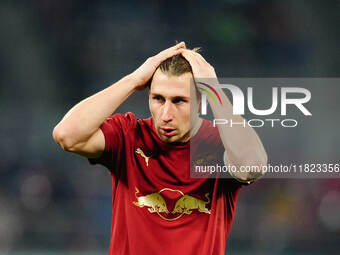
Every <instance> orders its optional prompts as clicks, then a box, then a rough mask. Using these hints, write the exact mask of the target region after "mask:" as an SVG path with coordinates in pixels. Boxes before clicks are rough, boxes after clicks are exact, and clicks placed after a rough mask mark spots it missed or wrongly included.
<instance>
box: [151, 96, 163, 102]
mask: <svg viewBox="0 0 340 255" xmlns="http://www.w3.org/2000/svg"><path fill="white" fill-rule="evenodd" d="M152 99H153V100H156V101H160V102H162V101H163V100H164V98H163V97H161V96H153V97H152Z"/></svg>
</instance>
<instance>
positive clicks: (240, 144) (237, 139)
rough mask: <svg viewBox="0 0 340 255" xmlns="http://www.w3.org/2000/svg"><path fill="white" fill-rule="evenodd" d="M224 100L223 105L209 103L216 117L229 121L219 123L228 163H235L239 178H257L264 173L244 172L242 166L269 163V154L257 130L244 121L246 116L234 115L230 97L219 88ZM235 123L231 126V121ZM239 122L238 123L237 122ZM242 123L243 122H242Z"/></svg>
mask: <svg viewBox="0 0 340 255" xmlns="http://www.w3.org/2000/svg"><path fill="white" fill-rule="evenodd" d="M217 92H218V94H219V95H220V97H221V100H222V106H221V105H217V104H215V103H213V102H211V99H210V98H209V99H208V100H210V101H209V105H210V107H211V109H212V112H213V115H214V119H224V120H227V121H228V125H226V124H219V125H217V127H218V130H219V133H220V137H221V140H222V143H223V145H224V148H225V151H226V153H227V164H228V163H229V164H232V165H235V166H236V167H237V169H238V172H236V173H234V174H235V175H236V176H235V177H237V178H239V179H243V180H245V179H247V180H250V179H256V178H257V177H259V176H260V175H262V173H257V172H248V173H244V172H243V173H242V172H241V171H240V170H239V168H240V166H253V165H254V166H261V165H265V164H267V154H266V152H265V149H264V147H263V145H262V142H261V140H260V138H259V137H258V135H257V134H256V132H255V130H254V129H253V128H252V127H250V126H248V124H247V122H246V121H245V125H243V123H244V118H243V117H242V116H240V115H233V112H232V111H233V106H232V104H231V103H230V101H229V99H228V97H227V96H226V95H225V93H224V92H223V91H222V89H219V90H217ZM231 122H232V123H233V125H232V126H231V125H230V123H231ZM235 123H237V124H235ZM241 123H242V124H241Z"/></svg>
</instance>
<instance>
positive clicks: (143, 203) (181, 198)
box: [133, 188, 210, 221]
mask: <svg viewBox="0 0 340 255" xmlns="http://www.w3.org/2000/svg"><path fill="white" fill-rule="evenodd" d="M138 193H139V190H138V189H137V188H136V192H135V196H136V199H137V201H134V202H133V204H134V205H136V206H138V207H148V211H149V212H150V213H157V214H158V215H159V217H161V218H162V219H164V220H168V221H173V220H177V219H179V218H180V217H182V216H183V215H184V214H192V213H193V212H194V211H195V210H196V211H197V212H200V213H207V214H210V210H209V209H208V208H207V205H208V204H209V203H210V198H209V193H206V194H205V198H206V201H204V200H202V199H199V198H197V197H194V196H190V195H187V194H183V192H182V191H180V190H173V189H170V188H164V189H162V190H160V191H158V192H154V193H151V194H148V195H145V196H138ZM162 194H163V195H162ZM168 208H173V209H172V210H169V209H168Z"/></svg>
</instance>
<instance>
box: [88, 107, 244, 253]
mask: <svg viewBox="0 0 340 255" xmlns="http://www.w3.org/2000/svg"><path fill="white" fill-rule="evenodd" d="M100 128H101V130H102V131H103V133H104V136H105V150H104V152H103V154H102V156H101V157H100V158H97V159H89V160H90V163H91V164H96V163H100V164H102V165H104V166H106V167H107V168H108V169H109V170H110V172H111V175H112V184H113V189H112V227H111V241H110V250H109V255H150V254H162V255H175V254H176V255H182V254H183V255H197V254H202V255H223V254H225V247H226V240H227V236H228V234H229V231H230V228H231V224H232V221H233V216H234V212H235V206H236V200H237V197H238V193H239V191H240V187H241V184H240V183H238V182H237V181H236V180H233V179H218V178H216V179H211V178H210V179H209V178H190V162H189V161H190V149H191V150H197V149H199V148H205V149H206V150H205V151H209V149H208V148H209V144H210V145H213V147H212V148H214V149H213V150H210V153H213V154H215V155H216V156H217V157H219V158H220V159H221V162H223V161H222V156H223V152H224V148H223V145H222V143H221V141H220V137H219V133H218V130H217V128H214V127H213V126H212V123H211V122H210V121H207V120H203V123H202V125H201V127H200V129H199V131H198V132H197V134H196V135H195V136H194V138H195V137H198V139H194V138H192V139H191V141H188V142H186V143H174V144H173V143H171V144H170V143H166V142H163V141H162V140H161V139H160V138H159V136H158V134H157V132H156V129H155V127H154V124H153V120H152V118H151V117H150V118H148V119H138V120H137V119H136V117H135V116H134V115H133V114H132V113H127V114H125V115H123V114H115V115H113V116H111V117H110V118H108V119H107V120H106V121H105V122H104V123H103V124H102V125H101V127H100ZM202 146H203V147H202ZM216 148H218V149H217V150H216Z"/></svg>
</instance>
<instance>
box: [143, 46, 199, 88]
mask: <svg viewBox="0 0 340 255" xmlns="http://www.w3.org/2000/svg"><path fill="white" fill-rule="evenodd" d="M199 50H200V48H193V49H192V51H195V52H198V51H199ZM158 68H159V69H160V70H161V71H162V72H163V73H164V74H167V75H169V76H181V75H182V74H185V73H192V69H191V65H190V63H189V61H188V60H186V58H185V57H183V56H182V54H178V55H175V56H172V57H170V58H168V59H166V60H164V61H163V62H162V63H161V64H160V65H159V67H158ZM152 79H153V77H152V78H151V79H150V81H149V82H148V87H149V88H150V85H151V81H152Z"/></svg>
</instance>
